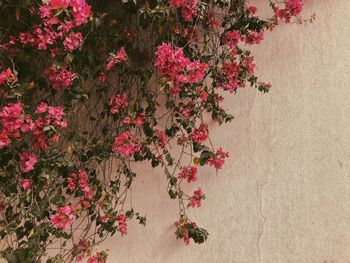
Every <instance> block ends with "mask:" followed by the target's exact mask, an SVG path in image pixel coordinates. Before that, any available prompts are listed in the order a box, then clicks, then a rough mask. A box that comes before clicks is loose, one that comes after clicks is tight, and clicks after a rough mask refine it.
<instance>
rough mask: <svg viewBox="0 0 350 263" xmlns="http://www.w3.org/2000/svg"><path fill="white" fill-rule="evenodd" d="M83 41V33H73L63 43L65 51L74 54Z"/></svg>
mask: <svg viewBox="0 0 350 263" xmlns="http://www.w3.org/2000/svg"><path fill="white" fill-rule="evenodd" d="M82 41H83V35H82V33H80V32H78V33H71V34H69V35H68V36H66V38H65V39H64V41H63V45H64V49H65V50H66V51H68V52H72V51H73V50H75V49H76V48H78V47H79V45H80V44H81V42H82Z"/></svg>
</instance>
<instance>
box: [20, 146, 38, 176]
mask: <svg viewBox="0 0 350 263" xmlns="http://www.w3.org/2000/svg"><path fill="white" fill-rule="evenodd" d="M37 162H38V159H37V156H36V155H35V154H33V153H30V152H28V151H24V152H22V153H21V154H20V161H19V164H20V165H21V166H22V171H23V172H24V173H27V172H30V171H32V170H34V165H35V164H36V163H37Z"/></svg>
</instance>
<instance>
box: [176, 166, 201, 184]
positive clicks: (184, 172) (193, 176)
mask: <svg viewBox="0 0 350 263" xmlns="http://www.w3.org/2000/svg"><path fill="white" fill-rule="evenodd" d="M197 172H198V169H197V167H194V166H184V167H182V169H181V173H179V174H178V176H177V178H179V179H185V180H187V183H192V182H196V181H197V180H198V177H197Z"/></svg>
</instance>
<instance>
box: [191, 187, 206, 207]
mask: <svg viewBox="0 0 350 263" xmlns="http://www.w3.org/2000/svg"><path fill="white" fill-rule="evenodd" d="M204 198H205V195H204V193H203V191H202V188H200V187H198V189H197V190H196V191H194V192H193V195H192V196H191V198H190V202H189V204H188V205H189V206H191V207H192V208H195V207H200V206H201V205H202V203H201V201H202V200H203V199H204Z"/></svg>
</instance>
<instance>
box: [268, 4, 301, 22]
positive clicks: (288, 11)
mask: <svg viewBox="0 0 350 263" xmlns="http://www.w3.org/2000/svg"><path fill="white" fill-rule="evenodd" d="M303 7H304V0H287V1H286V3H285V7H284V8H282V9H281V8H279V7H278V6H275V7H274V11H275V18H276V19H277V20H283V21H284V22H286V23H289V22H290V21H291V19H292V17H296V16H298V15H300V13H301V11H302V10H303Z"/></svg>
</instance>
